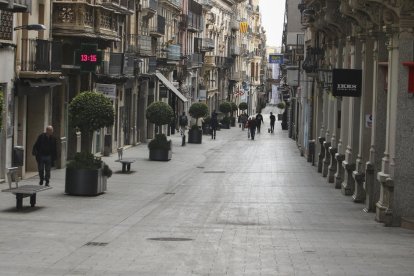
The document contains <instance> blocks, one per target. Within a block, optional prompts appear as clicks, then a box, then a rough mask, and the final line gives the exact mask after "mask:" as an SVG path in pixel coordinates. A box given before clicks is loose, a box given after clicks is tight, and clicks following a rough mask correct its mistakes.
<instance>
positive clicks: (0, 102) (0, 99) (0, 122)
mask: <svg viewBox="0 0 414 276" xmlns="http://www.w3.org/2000/svg"><path fill="white" fill-rule="evenodd" d="M3 104H4V99H3V91H1V90H0V129H1V128H2V127H3Z"/></svg>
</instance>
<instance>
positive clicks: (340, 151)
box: [335, 40, 351, 189]
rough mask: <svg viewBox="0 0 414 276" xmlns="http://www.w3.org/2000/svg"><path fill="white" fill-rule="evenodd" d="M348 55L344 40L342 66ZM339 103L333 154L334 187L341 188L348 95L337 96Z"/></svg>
mask: <svg viewBox="0 0 414 276" xmlns="http://www.w3.org/2000/svg"><path fill="white" fill-rule="evenodd" d="M349 55H350V41H349V40H347V41H346V45H345V47H344V49H343V52H342V68H350V66H351V65H350V64H349V63H348V60H349V59H348V56H349ZM338 101H339V103H338V104H340V105H341V109H340V110H341V131H340V135H339V141H338V152H337V153H336V154H335V159H336V162H337V170H336V173H335V188H336V189H341V187H342V182H343V180H344V174H345V170H344V168H343V166H342V162H343V161H344V160H345V147H346V145H347V139H348V121H349V108H348V106H349V97H344V98H342V97H341V98H338Z"/></svg>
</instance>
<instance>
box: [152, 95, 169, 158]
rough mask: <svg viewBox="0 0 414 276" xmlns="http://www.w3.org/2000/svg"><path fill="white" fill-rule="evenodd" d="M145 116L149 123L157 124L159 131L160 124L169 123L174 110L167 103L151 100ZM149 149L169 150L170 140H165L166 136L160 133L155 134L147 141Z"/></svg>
mask: <svg viewBox="0 0 414 276" xmlns="http://www.w3.org/2000/svg"><path fill="white" fill-rule="evenodd" d="M146 117H147V120H148V121H149V122H150V123H153V124H155V125H156V126H158V129H159V131H161V130H162V129H161V126H162V125H166V124H169V123H171V120H172V119H173V118H174V111H173V109H172V108H171V106H169V105H168V104H167V103H164V102H153V103H152V104H150V105H149V106H148V107H147V110H146ZM148 148H149V149H150V150H156V149H161V150H171V141H168V140H167V136H165V134H162V133H158V134H156V135H155V138H154V139H152V140H151V142H149V143H148Z"/></svg>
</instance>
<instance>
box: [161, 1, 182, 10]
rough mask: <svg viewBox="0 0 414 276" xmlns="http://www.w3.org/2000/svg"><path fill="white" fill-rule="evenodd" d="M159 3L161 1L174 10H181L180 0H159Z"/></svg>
mask: <svg viewBox="0 0 414 276" xmlns="http://www.w3.org/2000/svg"><path fill="white" fill-rule="evenodd" d="M160 3H163V4H164V5H167V6H169V7H171V8H173V9H175V10H176V11H181V5H182V0H160Z"/></svg>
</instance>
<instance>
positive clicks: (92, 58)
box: [80, 53, 98, 62]
mask: <svg viewBox="0 0 414 276" xmlns="http://www.w3.org/2000/svg"><path fill="white" fill-rule="evenodd" d="M80 62H98V58H97V55H96V54H83V53H81V54H80Z"/></svg>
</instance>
